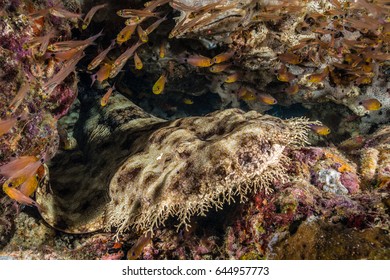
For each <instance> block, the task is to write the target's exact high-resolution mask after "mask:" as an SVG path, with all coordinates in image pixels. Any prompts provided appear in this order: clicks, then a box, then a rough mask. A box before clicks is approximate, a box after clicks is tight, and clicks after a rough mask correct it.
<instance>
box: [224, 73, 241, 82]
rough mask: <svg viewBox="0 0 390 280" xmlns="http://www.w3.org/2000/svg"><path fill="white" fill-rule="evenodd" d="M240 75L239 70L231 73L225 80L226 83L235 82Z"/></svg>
mask: <svg viewBox="0 0 390 280" xmlns="http://www.w3.org/2000/svg"><path fill="white" fill-rule="evenodd" d="M239 77H240V74H239V73H238V72H235V73H233V74H230V75H229V76H227V77H226V79H225V80H224V82H225V83H228V84H230V83H234V82H236V81H237V80H238V79H239Z"/></svg>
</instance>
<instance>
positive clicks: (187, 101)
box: [183, 98, 194, 105]
mask: <svg viewBox="0 0 390 280" xmlns="http://www.w3.org/2000/svg"><path fill="white" fill-rule="evenodd" d="M183 103H184V104H187V105H192V104H194V101H193V100H192V99H189V98H184V99H183Z"/></svg>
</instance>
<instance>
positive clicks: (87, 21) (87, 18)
mask: <svg viewBox="0 0 390 280" xmlns="http://www.w3.org/2000/svg"><path fill="white" fill-rule="evenodd" d="M107 6H108V4H107V3H106V4H101V5H96V6H94V7H92V8H91V9H90V10H89V12H88V13H87V15H86V16H85V17H84V19H83V24H82V26H81V29H83V30H85V29H87V27H88V25H89V24H90V23H91V20H92V18H93V16H94V15H95V14H96V12H97V11H99V10H100V9H103V8H105V7H107Z"/></svg>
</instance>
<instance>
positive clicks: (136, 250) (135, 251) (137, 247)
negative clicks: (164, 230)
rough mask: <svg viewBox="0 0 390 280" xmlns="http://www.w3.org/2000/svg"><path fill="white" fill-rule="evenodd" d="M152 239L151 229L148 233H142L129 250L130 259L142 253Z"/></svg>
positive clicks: (134, 258) (136, 257) (128, 256)
mask: <svg viewBox="0 0 390 280" xmlns="http://www.w3.org/2000/svg"><path fill="white" fill-rule="evenodd" d="M151 241H152V233H151V232H150V231H149V232H148V233H146V234H143V235H141V237H139V238H138V240H137V242H135V244H134V245H133V247H131V249H130V250H129V251H128V252H127V259H128V260H136V259H138V258H139V256H140V255H141V253H142V250H143V249H144V248H145V246H146V245H148V244H149V243H150V242H151Z"/></svg>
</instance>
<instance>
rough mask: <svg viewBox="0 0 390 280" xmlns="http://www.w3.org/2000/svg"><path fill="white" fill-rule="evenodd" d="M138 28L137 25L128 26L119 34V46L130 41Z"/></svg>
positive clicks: (117, 38) (117, 39)
mask: <svg viewBox="0 0 390 280" xmlns="http://www.w3.org/2000/svg"><path fill="white" fill-rule="evenodd" d="M136 28H137V25H126V26H125V27H124V28H123V29H122V30H121V31H120V32H119V33H118V36H116V41H117V42H118V44H122V43H124V42H126V41H128V40H129V39H130V38H131V35H133V33H134V31H135V29H136Z"/></svg>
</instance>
